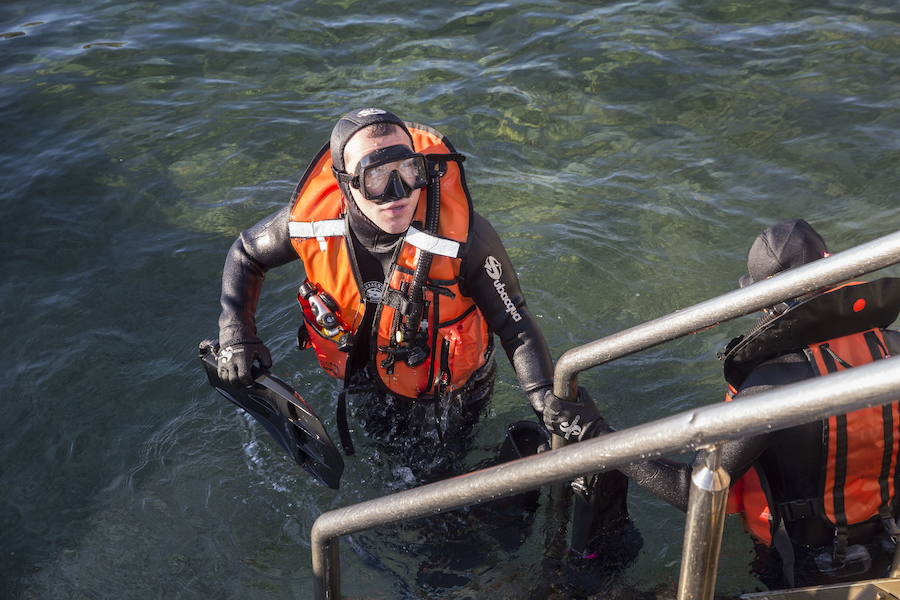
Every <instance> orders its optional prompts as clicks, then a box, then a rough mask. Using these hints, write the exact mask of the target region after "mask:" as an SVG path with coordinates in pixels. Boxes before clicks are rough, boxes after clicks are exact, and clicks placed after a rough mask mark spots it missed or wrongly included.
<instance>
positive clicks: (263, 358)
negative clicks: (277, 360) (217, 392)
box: [217, 340, 272, 385]
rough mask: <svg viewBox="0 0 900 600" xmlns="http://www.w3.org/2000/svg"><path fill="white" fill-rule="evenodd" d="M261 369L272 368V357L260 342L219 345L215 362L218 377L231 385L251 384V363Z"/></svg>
mask: <svg viewBox="0 0 900 600" xmlns="http://www.w3.org/2000/svg"><path fill="white" fill-rule="evenodd" d="M254 362H257V363H259V366H260V367H262V368H263V369H268V368H270V367H271V366H272V355H271V354H270V353H269V349H268V348H266V345H265V344H263V343H262V341H261V340H256V341H248V342H237V343H235V342H231V343H228V344H221V346H220V347H219V356H218V361H217V366H218V371H219V377H221V378H222V380H223V381H225V382H227V383H229V384H231V385H250V384H251V383H253V363H254Z"/></svg>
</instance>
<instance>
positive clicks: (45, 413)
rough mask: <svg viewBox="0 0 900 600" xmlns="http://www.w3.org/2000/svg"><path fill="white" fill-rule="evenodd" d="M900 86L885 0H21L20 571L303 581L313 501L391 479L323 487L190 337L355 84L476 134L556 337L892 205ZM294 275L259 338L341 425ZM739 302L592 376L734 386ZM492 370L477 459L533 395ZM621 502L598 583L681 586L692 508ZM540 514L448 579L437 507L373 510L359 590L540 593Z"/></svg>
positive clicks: (699, 290)
mask: <svg viewBox="0 0 900 600" xmlns="http://www.w3.org/2000/svg"><path fill="white" fill-rule="evenodd" d="M898 99H900V8H898V6H897V4H896V3H895V2H890V1H883V2H878V1H863V2H849V1H833V2H813V1H800V0H796V1H786V2H782V1H777V2H776V1H763V2H744V1H738V0H730V1H717V2H707V1H701V2H686V1H684V2H665V1H661V2H602V3H594V2H562V1H539V2H484V3H481V2H471V1H464V2H453V3H432V2H424V3H406V2H394V1H387V0H375V1H362V0H359V1H354V0H340V1H337V0H335V1H330V2H324V1H323V2H309V1H299V2H288V1H285V0H281V1H275V2H255V1H251V0H243V1H237V2H228V3H226V2H216V1H213V0H196V1H189V2H185V1H181V2H171V3H159V2H122V1H119V2H109V1H103V0H80V1H70V2H61V1H58V0H46V1H44V2H42V3H40V5H37V4H35V3H33V2H24V1H21V0H11V1H10V0H8V1H7V2H5V3H4V4H3V5H2V6H0V126H2V132H3V140H4V144H3V148H2V149H0V198H2V205H0V206H2V218H0V233H2V235H0V239H2V242H0V243H2V249H3V253H2V254H3V257H4V258H3V266H4V271H5V273H4V277H3V279H2V283H0V289H2V293H3V295H2V298H3V300H4V308H3V310H2V311H0V326H2V328H0V331H2V332H3V338H2V339H3V343H4V345H5V351H4V352H3V353H2V354H0V356H3V357H4V360H3V361H2V365H3V366H2V368H3V376H2V378H0V402H2V405H0V406H2V408H3V410H2V411H0V538H2V540H3V546H2V551H3V558H2V560H0V596H2V597H10V598H79V599H80V598H149V597H158V598H174V597H177V598H201V597H203V598H206V597H217V598H307V597H310V595H311V593H312V592H311V590H312V584H311V580H310V574H311V567H310V558H309V527H310V526H311V524H312V522H313V520H314V519H315V517H316V516H317V515H318V514H320V513H321V512H322V511H325V510H329V509H332V508H336V507H340V506H345V505H348V504H352V503H355V502H358V501H360V500H362V499H366V498H371V497H376V496H379V495H381V494H383V493H385V492H386V491H389V490H395V489H401V488H402V487H403V485H404V484H403V481H404V473H403V472H402V470H394V471H391V469H390V468H388V467H385V466H384V465H381V464H379V462H378V461H377V460H373V459H366V458H365V457H357V458H353V459H348V464H347V471H346V472H345V475H344V479H343V482H344V484H343V486H342V489H341V490H340V491H338V492H332V491H329V490H325V489H322V488H318V487H315V486H314V485H313V484H312V483H311V482H310V481H309V480H308V478H306V477H305V476H304V474H302V473H301V472H299V471H298V470H297V469H296V468H295V467H294V466H293V465H292V464H291V463H290V462H289V461H288V460H287V459H286V457H284V456H283V455H282V454H281V453H280V452H279V450H278V448H277V447H275V446H274V445H273V444H271V443H270V441H269V440H268V439H267V438H265V437H264V436H263V435H262V432H261V430H260V429H259V428H257V427H256V426H254V425H253V424H252V423H251V422H249V421H248V420H247V419H246V418H244V417H243V416H242V415H241V414H239V413H238V412H237V411H236V410H235V409H233V408H231V407H230V406H229V405H227V404H226V403H225V402H224V401H222V400H221V399H220V398H218V397H217V396H216V395H214V393H213V392H212V391H211V390H210V389H209V387H208V386H207V385H206V384H205V383H204V381H203V377H202V374H201V371H200V370H199V363H198V362H197V360H196V358H195V349H196V345H197V342H199V341H200V340H201V339H203V338H205V337H210V336H213V335H214V334H215V327H216V318H217V315H218V304H217V303H218V285H219V276H220V272H221V265H222V261H223V259H224V253H225V251H226V249H227V248H228V246H229V245H230V244H231V241H232V240H233V238H234V236H235V235H236V234H237V233H238V232H239V231H240V230H242V229H243V228H245V227H246V226H248V225H250V224H252V223H254V222H255V221H256V220H257V219H259V218H260V217H262V216H264V215H266V214H268V213H270V212H272V211H273V210H275V209H277V208H279V207H281V206H283V205H284V203H285V202H287V201H288V198H289V195H290V192H291V190H292V188H293V185H294V183H295V182H296V179H297V178H298V177H299V175H300V174H301V173H302V171H303V169H304V168H305V166H306V163H307V161H308V159H309V158H310V157H311V156H312V154H313V153H314V152H315V151H316V150H317V149H318V148H319V147H320V146H321V144H322V143H323V142H324V141H325V140H326V138H327V135H328V133H329V131H330V128H331V125H332V124H333V122H334V120H335V119H336V118H337V117H338V116H339V115H340V114H342V113H344V112H346V111H347V110H350V109H352V108H357V107H360V106H368V105H376V106H383V107H386V108H390V109H392V110H394V111H395V112H397V113H399V114H401V115H402V116H404V117H405V118H407V119H409V120H413V121H419V122H423V123H428V124H430V125H432V126H434V127H437V128H438V129H440V130H441V131H443V132H444V133H445V134H446V135H447V136H448V137H449V138H450V139H451V140H452V141H453V143H454V144H455V145H456V146H457V147H458V148H459V149H460V150H461V151H462V152H464V153H465V154H467V155H468V157H469V160H468V162H467V163H466V166H467V173H468V176H469V186H470V188H471V191H472V194H473V196H474V198H475V202H476V208H477V210H478V211H479V212H481V213H482V214H483V215H485V216H486V217H488V218H489V219H490V220H491V221H492V222H493V223H494V225H495V227H496V229H497V230H498V232H499V233H500V235H501V237H502V238H503V240H504V242H505V243H506V245H507V248H508V250H509V253H510V255H511V257H512V259H513V261H514V263H515V264H516V266H517V268H518V270H519V275H520V278H521V281H522V285H523V287H524V289H525V292H526V295H527V297H528V300H529V305H530V306H531V307H532V309H533V311H534V312H535V313H536V314H538V315H539V317H540V323H541V326H542V328H543V330H544V332H545V334H546V336H547V338H548V341H549V343H550V345H551V349H552V351H553V354H554V356H555V357H558V356H559V355H560V354H562V352H564V351H565V350H567V349H569V348H572V347H574V346H577V345H580V344H583V343H586V342H589V341H592V340H594V339H597V338H599V337H602V336H604V335H607V334H610V333H614V332H616V331H619V330H621V329H624V328H627V327H630V326H632V325H636V324H638V323H640V322H643V321H645V320H648V319H652V318H655V317H658V316H661V315H664V314H667V313H670V312H672V311H674V310H677V309H679V308H683V307H686V306H689V305H691V304H694V303H696V302H699V301H701V300H704V299H706V298H709V297H712V296H715V295H718V294H721V293H724V292H726V291H729V290H731V289H733V288H734V287H735V286H736V280H737V278H738V276H740V274H741V273H742V272H743V270H744V269H743V262H744V257H745V253H746V250H747V248H748V247H749V244H750V243H751V242H752V240H753V237H754V236H755V235H756V234H757V233H758V232H759V230H761V229H762V228H763V227H765V226H766V225H769V224H771V223H773V222H775V221H777V220H780V219H785V218H796V217H803V218H806V219H807V220H808V221H810V222H811V223H812V224H813V225H814V226H815V227H816V228H817V229H818V230H819V231H820V232H821V233H822V234H823V235H824V237H825V238H826V240H827V241H828V242H829V245H830V247H831V249H832V250H842V249H845V248H849V247H851V246H854V245H856V244H860V243H863V242H866V241H869V240H871V239H874V238H876V237H879V236H882V235H886V234H888V233H892V232H894V231H896V230H897V229H898V226H900V199H898V196H897V189H898V188H900V168H898V164H900V100H898ZM894 272H895V273H896V270H895V271H894ZM298 274H299V269H297V268H296V267H286V268H283V269H280V270H278V271H276V272H273V273H271V274H270V276H269V277H268V278H267V281H266V286H265V290H264V294H263V298H262V301H261V306H260V323H259V324H260V331H261V334H262V335H263V337H264V338H265V339H266V341H267V342H268V343H269V346H270V348H271V349H272V351H273V354H274V357H275V360H276V368H275V370H276V372H278V373H279V374H280V375H282V376H283V377H285V378H286V379H288V380H290V381H291V383H292V384H293V385H294V386H295V387H297V389H298V390H299V391H300V392H301V394H303V395H304V396H305V397H306V398H308V399H310V400H313V402H314V403H315V404H316V406H317V408H319V412H320V414H321V415H322V416H323V418H324V420H325V421H326V424H327V425H328V426H329V427H331V428H332V431H333V402H334V395H335V392H336V386H335V384H334V383H333V382H331V381H326V380H325V378H324V377H323V376H321V375H320V374H318V373H316V371H315V368H314V364H313V362H312V361H311V360H310V357H308V356H305V355H300V354H298V353H297V352H296V351H295V350H294V349H293V345H294V343H293V332H294V331H295V328H296V323H297V316H298V315H297V309H296V307H295V304H294V302H293V294H294V291H295V286H296V283H297V276H298ZM747 323H748V322H747V321H746V320H745V321H742V322H735V323H729V324H725V325H723V326H721V327H719V328H716V329H713V330H711V331H708V332H704V333H703V334H700V335H697V336H692V337H690V338H687V339H684V340H681V341H678V342H675V343H671V344H667V345H665V346H662V347H659V348H656V349H653V350H649V351H646V352H642V353H639V354H636V355H634V356H631V357H628V358H626V359H623V360H621V361H618V362H616V363H613V364H611V365H607V366H604V367H601V368H598V369H595V370H593V371H589V372H587V373H585V374H584V375H583V376H582V377H581V378H580V382H581V383H582V384H584V385H585V386H586V387H587V388H588V389H589V390H590V391H592V392H593V393H594V396H595V398H596V399H597V401H598V404H599V405H600V406H601V408H602V410H603V412H604V414H605V415H606V416H607V418H608V419H609V420H610V421H611V422H612V423H613V424H615V425H616V426H618V427H627V426H629V425H634V424H637V423H641V422H645V421H648V420H651V419H653V418H657V417H661V416H665V415H669V414H672V413H673V412H676V411H679V410H684V409H686V408H689V407H693V406H698V405H703V404H709V403H712V402H718V401H719V400H720V398H721V394H722V384H721V377H720V372H719V365H718V364H717V361H716V360H715V358H714V357H715V352H716V350H718V349H719V348H720V347H721V346H722V345H723V344H724V342H726V341H727V340H728V339H729V338H730V337H731V336H732V335H734V334H736V333H738V332H739V331H741V330H742V329H743V328H744V327H746V326H747ZM500 366H501V373H500V381H499V383H498V389H497V392H496V395H495V398H494V403H493V406H492V409H491V412H490V413H489V415H488V416H487V418H486V419H485V421H484V423H483V425H482V426H481V429H480V430H479V434H478V437H477V439H476V447H475V449H474V450H473V453H472V457H471V462H472V464H473V465H474V464H476V463H477V461H479V460H481V459H484V458H486V457H488V456H490V455H491V454H492V453H493V451H494V447H495V445H496V443H497V442H499V440H500V439H501V437H502V432H503V431H504V429H505V426H506V424H507V423H508V422H510V421H513V420H516V419H520V418H527V417H529V414H530V409H528V408H527V406H526V405H525V402H524V400H523V398H522V397H521V395H520V394H519V393H518V391H517V389H516V387H515V377H514V374H513V373H512V370H511V369H510V367H509V365H508V364H506V363H505V362H504V363H502V364H501V365H500ZM358 445H360V446H361V448H362V449H363V450H365V449H366V448H367V445H366V444H365V443H364V442H362V443H358ZM363 454H364V453H363ZM630 508H631V512H632V515H633V516H634V519H635V522H636V524H637V526H638V528H639V529H640V530H641V533H642V535H643V538H644V545H643V549H642V551H641V554H640V556H639V558H638V560H637V562H636V563H635V564H634V565H633V566H632V567H631V568H629V569H628V570H626V571H625V572H624V573H620V574H618V575H616V576H615V577H613V578H611V583H610V585H609V590H610V591H609V594H608V596H614V595H615V594H620V595H621V597H628V594H629V592H627V590H634V589H637V590H647V589H651V588H655V587H656V586H659V585H663V586H665V585H667V584H668V585H670V584H671V583H672V581H673V580H674V579H675V578H677V573H678V561H679V558H680V547H681V533H682V515H681V514H680V513H679V512H678V511H676V510H675V509H673V508H670V507H668V506H666V505H664V504H662V503H660V502H658V501H656V500H654V499H652V498H650V497H649V496H648V495H646V494H644V493H643V492H641V491H640V490H638V489H634V490H633V493H632V494H631V498H630ZM542 523H543V521H542V517H541V516H539V517H538V521H537V522H536V523H535V529H534V534H533V535H532V536H531V537H530V538H529V539H528V540H527V541H526V542H525V544H523V546H521V548H519V549H518V550H515V551H512V552H507V551H505V550H503V549H499V548H496V547H492V546H490V545H489V544H488V543H487V542H486V545H485V547H484V554H485V557H484V560H483V561H482V562H480V563H478V564H476V565H475V566H473V567H471V568H467V569H466V570H465V571H464V572H463V571H460V575H461V576H464V579H466V580H468V582H467V583H464V584H460V585H458V586H456V587H448V588H447V589H439V590H436V589H432V588H429V587H428V586H425V585H422V584H421V583H420V582H419V581H418V579H417V570H418V569H419V568H420V558H421V556H417V553H419V554H422V553H427V552H425V551H426V550H427V549H428V548H431V547H433V545H434V541H433V540H427V539H422V537H421V532H418V531H417V530H416V529H415V528H407V529H402V528H401V529H399V530H398V529H390V530H384V531H376V532H369V533H366V534H361V535H358V536H353V539H352V540H345V541H344V542H343V543H342V546H341V547H342V563H343V565H342V566H343V588H344V593H345V594H346V595H348V596H351V597H366V598H398V597H401V598H459V599H462V598H475V597H478V598H481V597H490V598H525V597H529V596H528V594H529V590H533V589H535V588H536V582H538V580H539V579H540V577H541V569H540V562H541V553H542V548H541V544H542V536H541V535H540V533H541V531H540V529H541V526H542ZM429 544H431V546H429ZM725 546H726V550H727V555H726V557H725V558H724V559H723V568H722V573H721V574H720V578H719V590H720V592H722V593H723V594H724V593H735V592H738V591H741V590H751V589H754V587H755V586H756V585H757V584H756V582H755V580H754V579H753V578H752V576H750V575H749V574H748V569H747V564H748V562H749V558H750V547H749V543H748V542H747V539H746V536H744V535H743V534H742V532H741V531H740V527H739V525H738V524H736V523H729V525H728V530H727V532H726V540H725ZM373 557H374V558H373ZM616 590H620V591H616ZM621 590H626V591H621Z"/></svg>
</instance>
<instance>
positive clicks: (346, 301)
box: [217, 108, 627, 524]
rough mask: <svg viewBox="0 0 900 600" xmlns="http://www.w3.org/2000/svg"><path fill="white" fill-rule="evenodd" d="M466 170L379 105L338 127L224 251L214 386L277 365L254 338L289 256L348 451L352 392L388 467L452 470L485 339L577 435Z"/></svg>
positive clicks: (304, 340) (465, 435)
mask: <svg viewBox="0 0 900 600" xmlns="http://www.w3.org/2000/svg"><path fill="white" fill-rule="evenodd" d="M463 160H464V157H463V156H462V155H461V154H459V153H458V152H457V151H456V150H455V148H454V147H453V145H452V144H451V143H450V142H449V141H448V140H447V138H445V137H444V136H443V135H441V134H440V133H439V132H437V131H435V130H434V129H432V128H430V127H427V126H423V125H418V124H415V123H408V122H404V121H403V120H401V119H400V118H398V117H397V116H396V115H394V114H392V113H390V112H388V111H385V110H382V109H378V108H364V109H361V110H355V111H352V112H350V113H348V114H346V115H344V116H343V117H342V118H341V119H340V120H338V122H337V124H336V125H335V126H334V129H333V131H332V134H331V139H330V143H328V144H326V145H325V146H324V147H323V148H322V150H321V151H320V152H319V153H318V154H317V155H316V156H315V157H314V158H313V160H312V162H311V164H310V166H309V167H308V169H307V170H306V172H305V174H304V175H303V177H302V178H301V179H300V182H299V183H298V184H297V186H296V189H295V191H294V193H293V194H292V197H291V201H290V203H289V205H287V206H285V207H284V208H282V209H281V210H279V211H277V212H275V213H274V214H272V215H270V216H268V217H266V218H264V219H262V220H261V221H260V222H259V223H257V224H256V225H254V226H252V227H250V228H249V229H247V230H245V231H244V232H242V233H241V234H240V235H239V236H238V238H237V240H236V241H235V242H234V244H233V245H232V246H231V249H230V251H229V252H228V255H227V258H226V261H225V266H224V270H223V275H222V295H221V305H222V312H221V316H220V318H219V343H220V347H221V351H220V352H219V353H218V365H217V366H218V376H219V377H220V378H221V379H222V380H224V381H226V382H228V383H229V384H231V385H248V384H250V383H251V381H252V379H253V375H252V371H253V368H254V364H256V365H258V366H260V367H262V368H263V369H267V368H269V367H270V366H271V363H272V359H271V356H270V353H269V350H268V349H267V348H266V346H265V344H264V343H263V341H262V340H261V339H260V338H259V336H258V335H257V328H256V307H257V301H258V298H259V295H260V288H261V286H262V282H263V279H264V277H265V274H266V272H267V271H268V270H269V269H271V268H274V267H278V266H281V265H285V264H288V263H290V262H293V261H296V260H297V259H298V258H299V259H300V261H301V263H302V265H303V268H304V271H305V280H304V281H303V283H302V285H301V286H300V292H299V294H298V298H297V299H298V301H299V303H300V306H301V309H302V312H303V317H304V325H303V326H302V327H301V329H300V333H299V336H298V337H299V343H300V345H301V347H308V348H312V349H313V350H314V352H315V354H316V356H317V358H318V361H319V364H320V366H321V368H322V369H323V370H324V371H325V372H326V373H328V374H329V375H331V376H332V377H335V378H337V379H339V380H341V381H342V382H343V391H342V392H341V394H340V396H339V400H338V418H337V421H338V430H339V432H340V434H341V442H342V445H343V446H344V448H345V450H346V451H347V453H348V454H350V453H352V441H351V439H350V434H349V427H348V425H347V400H346V398H347V395H348V394H349V395H350V397H351V402H350V405H351V408H352V410H353V412H354V413H355V417H356V418H357V419H358V420H359V421H360V422H361V424H362V426H363V429H364V430H365V432H366V433H367V435H368V436H369V437H370V438H371V439H373V440H374V441H375V442H376V443H378V444H379V445H381V447H382V449H384V450H385V453H386V454H387V455H388V456H390V457H392V461H394V462H399V463H400V464H401V465H405V466H409V467H411V469H412V470H413V471H414V473H415V475H417V476H418V477H420V481H422V480H426V481H427V480H431V479H436V478H441V477H445V476H447V475H450V474H456V473H458V472H459V466H460V465H459V462H460V460H461V459H462V458H463V456H464V455H465V454H466V452H467V450H468V447H469V444H470V441H471V438H472V432H473V429H474V426H475V425H476V423H477V422H478V420H479V418H480V416H481V414H482V413H483V412H484V411H485V407H486V405H487V403H488V400H489V399H490V396H491V392H492V389H493V385H494V377H495V371H496V365H495V362H494V343H493V336H494V334H496V335H497V336H498V337H499V339H500V344H501V345H502V347H503V350H504V351H505V352H506V355H507V357H508V358H509V361H510V363H511V364H512V366H513V368H514V369H515V372H516V374H517V376H518V379H519V382H520V384H521V387H522V390H523V391H524V393H525V395H526V396H527V397H528V399H529V401H530V403H531V406H532V407H533V409H534V410H535V412H536V414H537V415H538V417H539V419H540V420H541V422H542V423H544V424H545V425H546V427H547V429H548V430H549V431H552V432H554V433H557V434H560V435H564V436H566V437H568V438H569V439H572V438H573V437H575V438H577V437H578V435H580V429H579V428H578V427H574V428H565V429H563V427H564V426H566V425H568V424H569V423H572V422H573V421H578V420H579V419H580V422H584V420H585V418H584V417H583V416H579V413H580V410H581V409H582V405H581V404H579V403H574V402H573V403H569V402H564V401H562V400H560V399H559V398H556V397H555V396H554V395H553V393H552V376H553V364H552V361H551V357H550V352H549V350H548V348H547V344H546V342H545V340H544V337H543V335H542V334H541V332H540V329H539V328H538V325H537V323H536V321H535V318H534V316H533V315H532V314H531V312H530V311H529V309H528V306H527V305H526V303H525V298H524V295H523V294H522V290H521V288H520V286H519V281H518V278H517V277H516V272H515V269H514V268H513V265H512V263H511V262H510V260H509V257H508V255H507V252H506V250H505V248H504V247H503V244H502V243H501V241H500V239H499V237H498V235H497V233H496V231H495V230H494V228H493V227H492V226H491V224H490V223H489V222H488V221H487V220H485V219H484V218H483V217H481V216H480V215H479V214H478V213H476V212H475V211H474V210H473V208H472V201H471V198H470V196H469V191H468V187H467V186H466V181H465V173H464V170H463ZM534 450H535V449H534V448H532V450H531V452H533V451H534ZM422 478H424V479H422ZM604 478H605V479H606V480H607V481H608V482H609V485H608V486H606V489H607V490H615V491H614V492H612V491H611V492H609V493H614V494H615V495H616V501H610V502H606V503H601V504H604V505H608V506H609V507H610V510H609V511H608V513H609V520H615V521H617V522H618V521H622V520H625V519H627V509H626V507H625V494H626V492H627V479H626V478H624V477H623V476H622V475H621V474H619V473H610V474H605V475H604ZM613 480H616V482H617V483H614V482H613ZM598 521H599V522H600V523H601V524H602V523H604V522H606V520H605V518H600V519H598Z"/></svg>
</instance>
